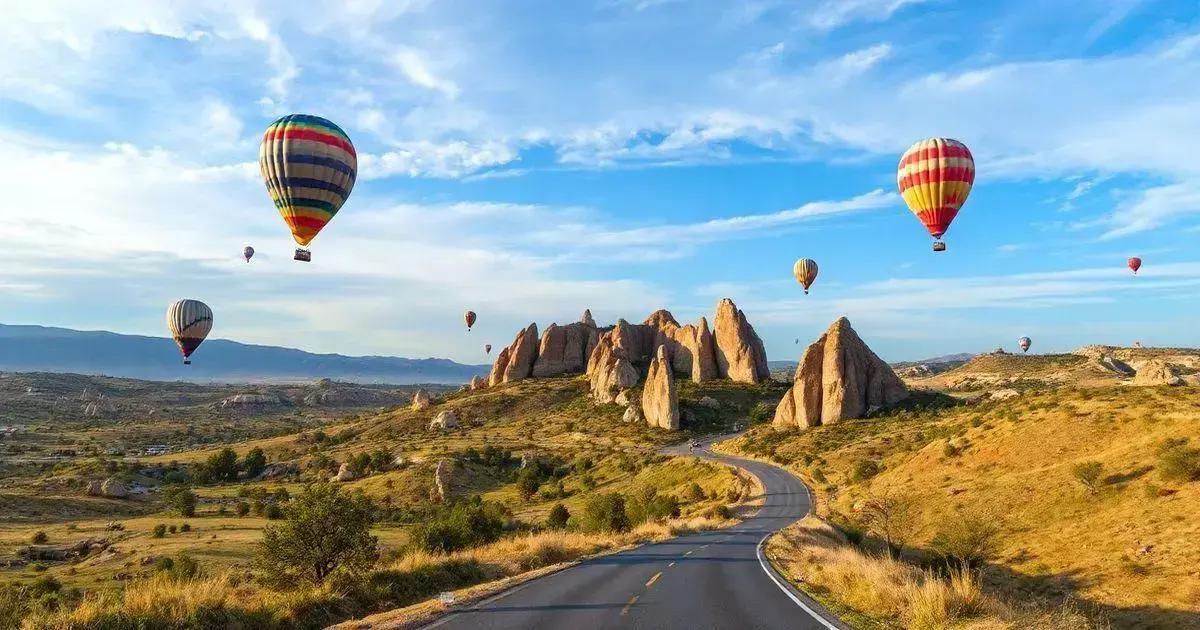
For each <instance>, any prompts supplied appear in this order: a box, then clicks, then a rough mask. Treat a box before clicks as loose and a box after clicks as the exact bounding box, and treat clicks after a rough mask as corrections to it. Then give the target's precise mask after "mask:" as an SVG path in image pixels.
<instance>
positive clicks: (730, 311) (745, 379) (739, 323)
mask: <svg viewBox="0 0 1200 630" xmlns="http://www.w3.org/2000/svg"><path fill="white" fill-rule="evenodd" d="M713 328H715V333H714V334H713V337H714V338H715V339H716V361H717V376H718V377H720V378H727V379H729V380H732V381H735V382H738V383H761V382H762V381H765V380H767V379H768V378H771V370H770V369H769V368H768V367H767V352H766V350H764V349H763V343H762V340H761V339H759V338H758V334H757V333H755V332H754V327H752V326H751V325H750V322H748V321H746V314H745V313H743V312H742V311H741V310H739V309H738V307H737V305H735V304H734V303H733V300H731V299H729V298H725V299H723V300H721V303H720V304H718V305H717V317H716V319H715V320H714V321H713Z"/></svg>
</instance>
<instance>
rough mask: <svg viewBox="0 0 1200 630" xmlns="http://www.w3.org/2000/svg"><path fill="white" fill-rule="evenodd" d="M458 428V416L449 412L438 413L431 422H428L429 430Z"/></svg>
mask: <svg viewBox="0 0 1200 630" xmlns="http://www.w3.org/2000/svg"><path fill="white" fill-rule="evenodd" d="M456 428H458V415H457V414H455V413H454V412H453V411H450V410H448V409H447V410H442V411H439V412H438V414H437V415H436V416H434V417H433V420H430V421H429V430H430V431H432V430H434V429H443V430H444V429H456Z"/></svg>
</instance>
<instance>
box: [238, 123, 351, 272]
mask: <svg viewBox="0 0 1200 630" xmlns="http://www.w3.org/2000/svg"><path fill="white" fill-rule="evenodd" d="M258 166H259V170H261V171H262V176H263V181H264V182H266V184H267V191H268V192H269V193H271V200H272V201H274V202H275V207H276V208H278V209H279V214H281V215H282V216H283V220H284V221H285V222H286V223H287V225H288V228H289V229H291V231H292V238H294V239H296V243H298V244H299V245H300V246H301V248H303V247H305V246H307V245H308V244H309V243H310V242H312V240H313V239H314V238H316V236H317V233H318V232H320V231H321V228H323V227H325V224H327V223H329V221H331V220H332V219H333V217H334V215H336V214H337V213H338V210H339V209H341V207H342V204H344V203H346V198H347V197H349V196H350V191H351V190H352V189H353V188H354V180H355V177H356V176H357V175H358V154H357V153H355V151H354V145H353V144H352V143H351V142H350V137H349V136H347V135H346V132H344V131H342V129H341V128H340V127H338V126H337V125H335V124H333V123H332V122H329V121H328V120H325V119H324V118H321V117H319V116H309V115H307V114H290V115H288V116H284V117H283V118H280V119H279V120H276V121H275V122H273V123H271V125H270V126H269V127H267V131H266V132H265V133H264V134H263V139H262V145H261V146H260V147H259V152H258ZM309 259H311V255H310V254H309V252H308V250H305V249H297V250H296V260H309Z"/></svg>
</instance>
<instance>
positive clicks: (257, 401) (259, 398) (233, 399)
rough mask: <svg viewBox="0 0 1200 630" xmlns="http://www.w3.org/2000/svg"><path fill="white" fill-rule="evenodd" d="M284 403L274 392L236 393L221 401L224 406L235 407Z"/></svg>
mask: <svg viewBox="0 0 1200 630" xmlns="http://www.w3.org/2000/svg"><path fill="white" fill-rule="evenodd" d="M279 404H282V401H281V400H279V397H278V396H275V395H273V394H234V395H233V396H230V397H229V398H226V399H224V400H222V401H221V406H222V407H233V408H239V407H240V408H249V409H254V408H262V407H274V406H275V405H279Z"/></svg>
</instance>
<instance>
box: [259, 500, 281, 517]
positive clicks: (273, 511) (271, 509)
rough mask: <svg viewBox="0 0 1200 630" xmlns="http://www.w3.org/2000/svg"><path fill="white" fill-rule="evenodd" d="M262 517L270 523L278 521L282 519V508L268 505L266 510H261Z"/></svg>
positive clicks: (274, 504) (272, 504)
mask: <svg viewBox="0 0 1200 630" xmlns="http://www.w3.org/2000/svg"><path fill="white" fill-rule="evenodd" d="M263 516H265V517H267V520H270V521H276V520H279V519H281V518H283V508H281V507H279V504H278V503H271V504H268V505H267V507H266V509H265V510H263Z"/></svg>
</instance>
